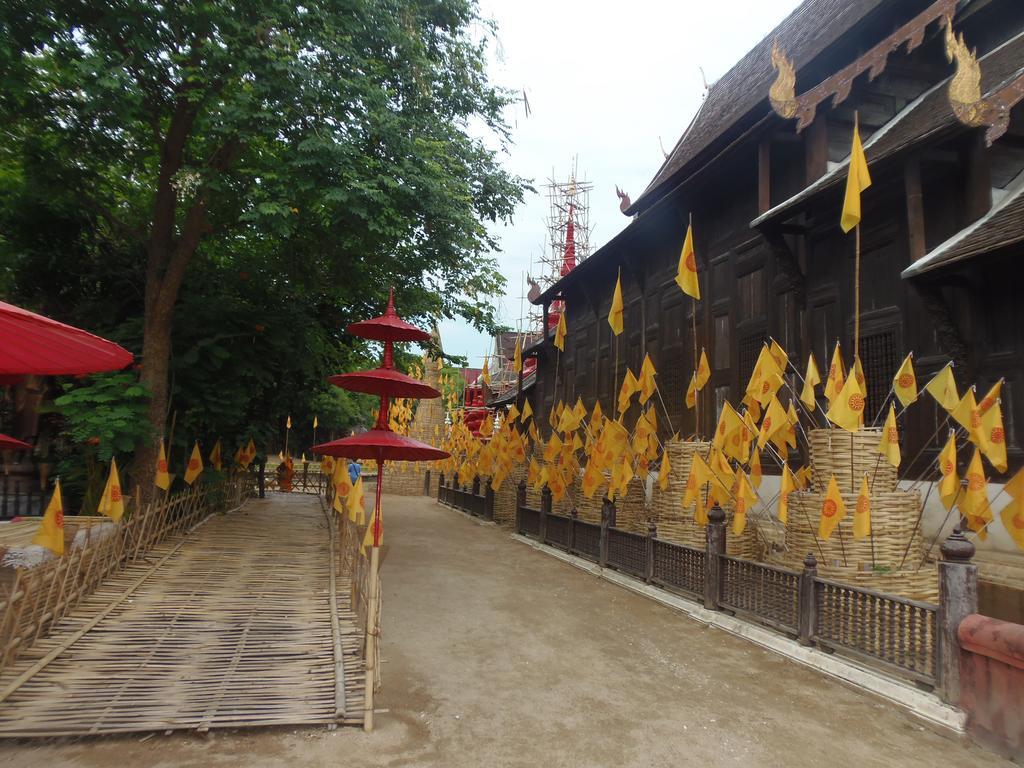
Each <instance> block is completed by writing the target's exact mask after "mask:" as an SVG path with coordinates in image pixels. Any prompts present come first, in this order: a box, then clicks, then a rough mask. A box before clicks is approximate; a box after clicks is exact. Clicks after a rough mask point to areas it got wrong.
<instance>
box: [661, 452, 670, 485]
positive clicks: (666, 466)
mask: <svg viewBox="0 0 1024 768" xmlns="http://www.w3.org/2000/svg"><path fill="white" fill-rule="evenodd" d="M671 474H672V463H671V462H670V461H669V460H668V451H667V450H666V451H665V452H664V453H663V454H662V455H661V468H660V469H659V470H658V487H659V488H660V489H661V490H663V491H667V490H668V480H669V476H670V475H671Z"/></svg>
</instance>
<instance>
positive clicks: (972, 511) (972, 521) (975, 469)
mask: <svg viewBox="0 0 1024 768" xmlns="http://www.w3.org/2000/svg"><path fill="white" fill-rule="evenodd" d="M964 478H965V479H966V480H967V487H966V488H965V489H964V492H963V495H962V496H961V497H960V511H961V512H962V513H963V514H964V517H966V518H967V527H968V528H970V529H971V530H972V531H974V532H975V533H977V534H978V537H979V538H980V539H982V540H984V539H985V526H986V525H987V524H988V523H989V522H990V521H991V520H992V506H991V504H990V503H989V500H988V481H987V480H986V478H985V467H984V466H983V465H982V463H981V450H980V449H978V448H975V449H974V455H973V456H971V461H970V463H969V464H968V465H967V474H966V475H964Z"/></svg>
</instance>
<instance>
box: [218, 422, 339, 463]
mask: <svg viewBox="0 0 1024 768" xmlns="http://www.w3.org/2000/svg"><path fill="white" fill-rule="evenodd" d="M319 426H320V421H319V419H317V417H316V416H314V417H313V429H316V428H317V427H319ZM217 442H220V441H219V440H218V441H217ZM218 469H220V467H218Z"/></svg>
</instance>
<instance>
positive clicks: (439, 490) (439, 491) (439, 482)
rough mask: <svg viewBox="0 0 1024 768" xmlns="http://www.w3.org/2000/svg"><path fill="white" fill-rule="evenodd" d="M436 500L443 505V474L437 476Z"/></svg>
mask: <svg viewBox="0 0 1024 768" xmlns="http://www.w3.org/2000/svg"><path fill="white" fill-rule="evenodd" d="M437 500H438V502H440V503H442V504H443V503H444V472H442V473H441V474H439V475H438V476H437Z"/></svg>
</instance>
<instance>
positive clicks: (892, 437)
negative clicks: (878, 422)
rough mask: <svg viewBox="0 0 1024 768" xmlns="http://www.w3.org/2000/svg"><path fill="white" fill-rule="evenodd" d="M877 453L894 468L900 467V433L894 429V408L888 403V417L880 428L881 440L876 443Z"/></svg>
mask: <svg viewBox="0 0 1024 768" xmlns="http://www.w3.org/2000/svg"><path fill="white" fill-rule="evenodd" d="M878 452H879V453H880V454H882V455H883V456H885V458H886V459H887V460H888V461H889V463H890V464H892V465H893V466H894V467H898V466H899V465H900V459H901V456H900V433H899V430H897V429H896V406H895V405H893V404H892V403H889V416H888V417H887V418H886V420H885V426H884V427H882V439H881V440H879V441H878Z"/></svg>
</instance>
